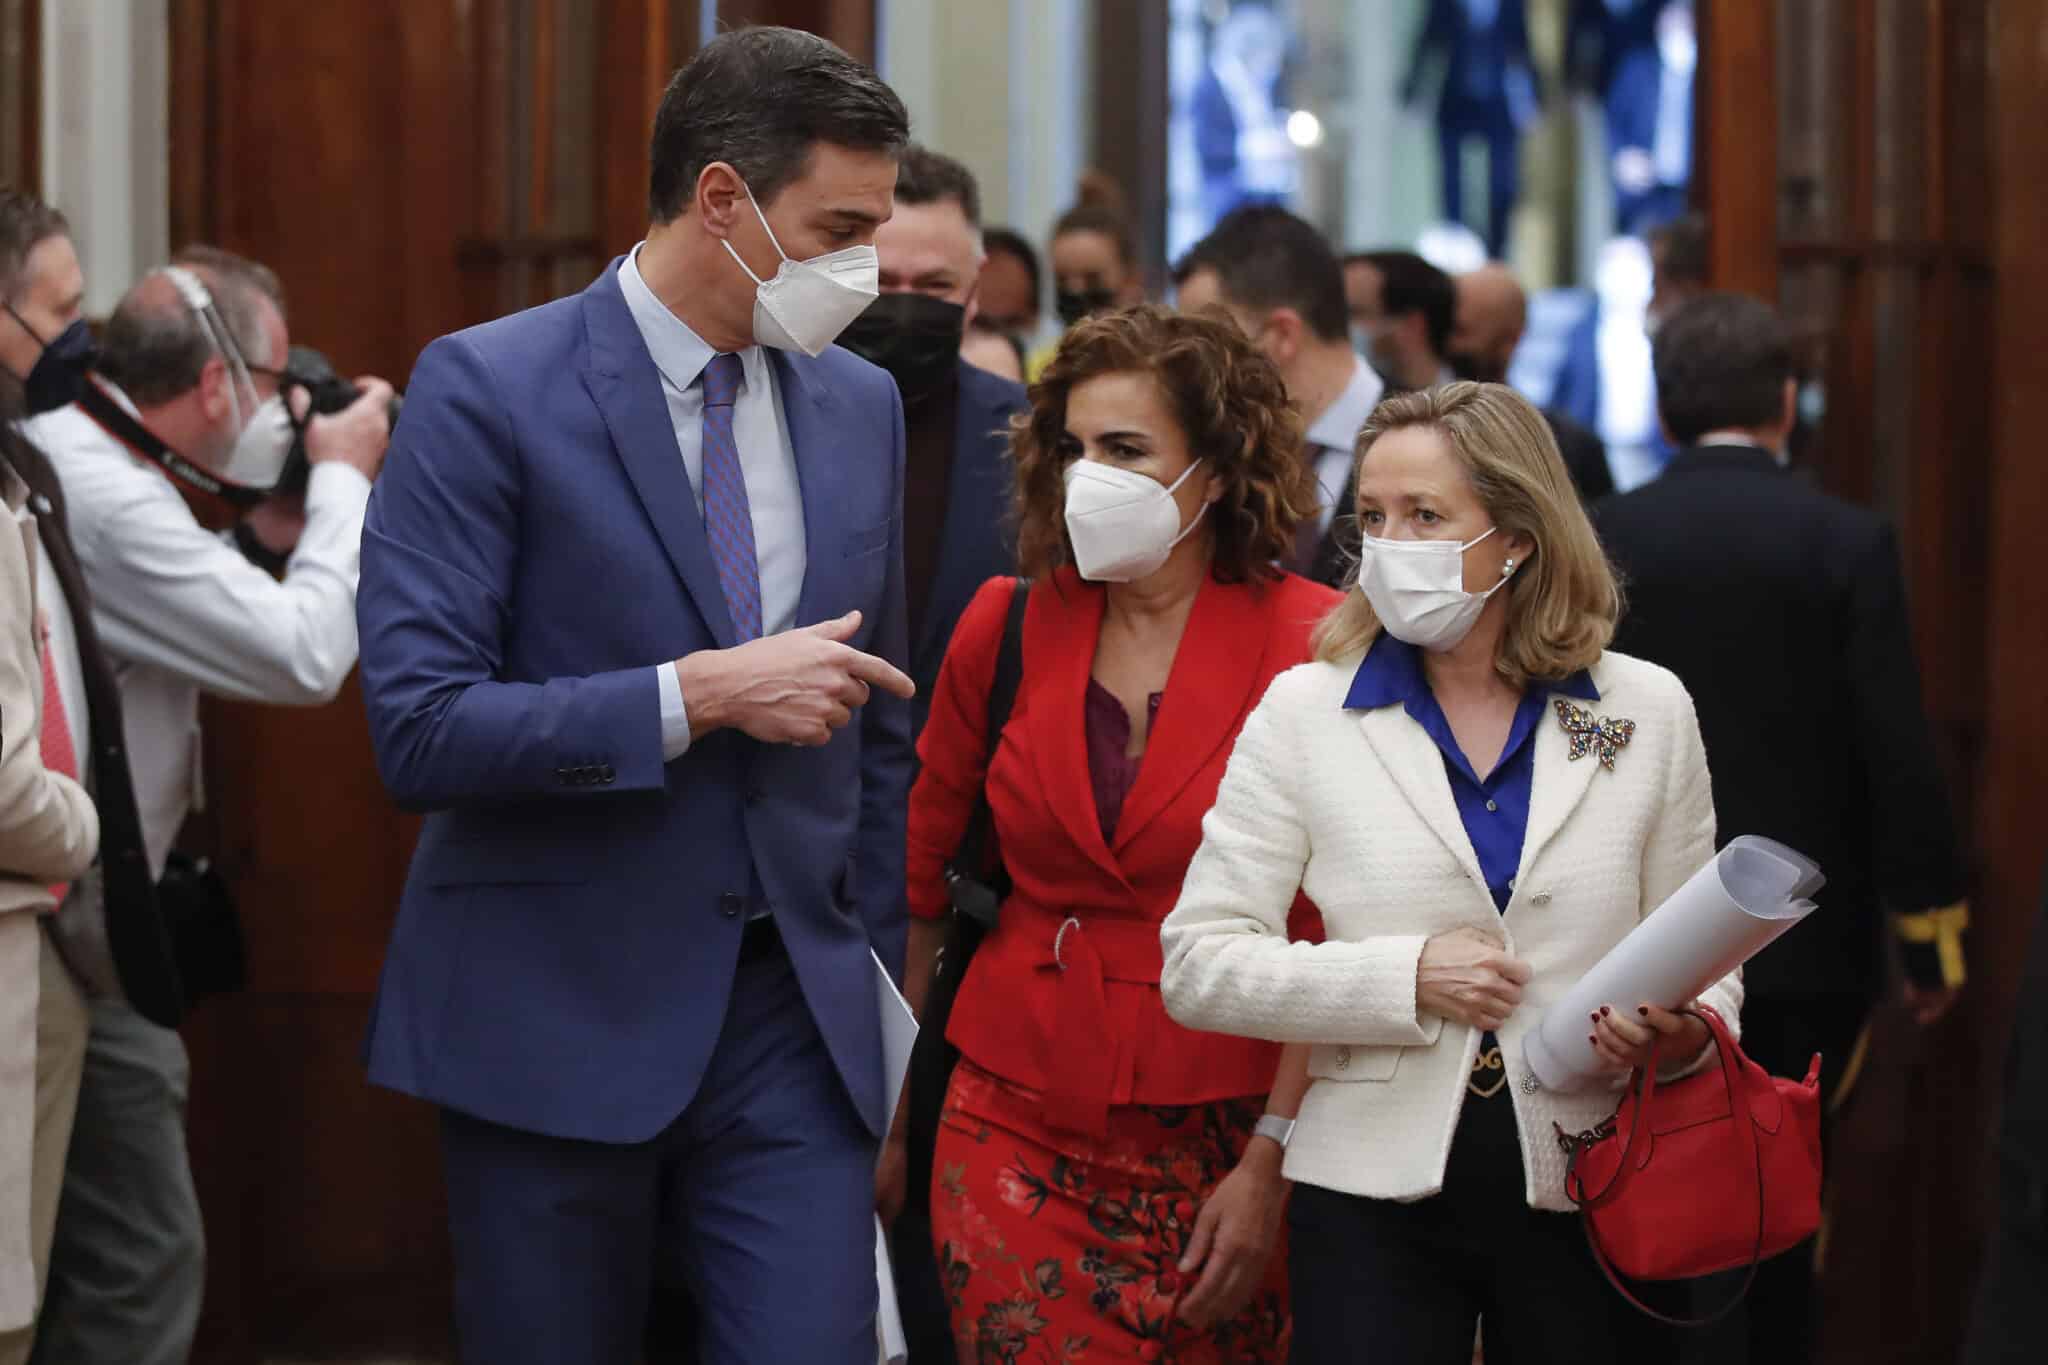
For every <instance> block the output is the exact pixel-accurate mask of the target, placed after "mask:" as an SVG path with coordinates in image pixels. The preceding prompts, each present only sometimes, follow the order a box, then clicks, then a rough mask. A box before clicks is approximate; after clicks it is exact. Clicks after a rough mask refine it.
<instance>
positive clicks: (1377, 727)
mask: <svg viewBox="0 0 2048 1365" xmlns="http://www.w3.org/2000/svg"><path fill="white" fill-rule="evenodd" d="M1358 724H1359V728H1360V729H1361V730H1363V731H1364V732H1365V739H1366V743H1368V744H1370V745H1371V746H1372V750H1373V753H1374V754H1376V755H1377V756H1378V757H1379V760H1380V766H1381V767H1382V768H1383V769H1385V771H1386V774H1387V776H1388V778H1389V779H1391V780H1392V782H1393V784H1394V785H1395V786H1396V787H1398V788H1399V789H1400V791H1401V795H1402V796H1404V797H1406V798H1407V800H1408V804H1409V805H1411V806H1413V807H1414V808H1415V813H1416V814H1418V815H1420V816H1421V817H1422V819H1423V823H1425V824H1427V825H1428V826H1429V828H1430V832H1431V833H1433V834H1435V835H1436V837H1437V839H1438V840H1439V841H1441V842H1442V844H1443V846H1444V847H1445V848H1446V849H1447V850H1449V851H1450V853H1451V856H1452V857H1454V858H1456V859H1457V860H1458V866H1460V867H1462V868H1463V869H1464V870H1465V872H1466V873H1467V875H1469V876H1470V877H1471V878H1472V880H1473V881H1474V883H1476V884H1477V885H1478V886H1480V887H1481V888H1484V887H1485V885H1486V876H1485V874H1484V873H1483V872H1481V871H1480V869H1479V855H1478V854H1476V853H1474V852H1473V851H1472V840H1471V837H1470V836H1469V835H1467V834H1466V833H1465V822H1464V820H1463V819H1462V818H1460V816H1459V815H1458V803H1457V802H1456V801H1455V800H1454V799H1452V796H1451V780H1450V778H1449V777H1448V776H1446V775H1445V773H1444V755H1443V751H1442V750H1441V749H1439V748H1437V747H1436V741H1435V740H1433V739H1431V738H1430V737H1429V732H1428V731H1426V730H1424V729H1423V728H1422V727H1421V726H1420V725H1418V724H1416V723H1415V719H1414V717H1412V716H1410V715H1409V714H1408V711H1407V708H1405V707H1402V706H1398V705H1394V706H1378V707H1374V708H1373V709H1372V710H1370V711H1363V712H1360V713H1359V714H1358Z"/></svg>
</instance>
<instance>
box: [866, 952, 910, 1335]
mask: <svg viewBox="0 0 2048 1365" xmlns="http://www.w3.org/2000/svg"><path fill="white" fill-rule="evenodd" d="M868 955H869V956H870V957H873V958H874V963H875V1004H876V1007H877V1008H878V1009H880V1011H881V1024H882V1098H883V1099H884V1100H885V1101H886V1102H887V1104H886V1107H885V1108H884V1109H883V1110H882V1112H883V1113H884V1114H886V1115H888V1116H889V1117H890V1119H891V1120H893V1119H894V1118H895V1115H896V1106H897V1102H898V1101H899V1100H901V1099H902V1097H903V1078H904V1076H905V1075H906V1074H907V1073H908V1072H909V1070H910V1049H911V1047H912V1046H913V1045H914V1044H915V1043H916V1042H917V1016H916V1015H914V1014H912V1013H911V1012H910V1002H909V1001H908V1000H905V999H904V998H903V993H902V992H901V991H899V990H897V989H896V982H895V980H894V979H893V978H892V977H890V975H889V969H888V968H887V967H884V966H883V965H882V959H881V958H879V957H875V956H874V950H873V949H869V950H868ZM875 1287H876V1289H877V1290H878V1291H879V1292H880V1295H881V1299H880V1303H879V1306H878V1308H877V1310H876V1313H875V1337H876V1346H877V1348H878V1351H879V1354H878V1357H877V1360H878V1365H905V1362H907V1361H908V1360H909V1359H910V1342H909V1340H908V1338H906V1337H905V1336H904V1334H903V1315H902V1314H901V1313H900V1312H899V1311H897V1307H896V1276H895V1273H894V1271H893V1269H892V1268H891V1266H890V1265H889V1235H888V1233H887V1231H886V1230H884V1228H883V1227H882V1219H881V1216H880V1215H879V1214H878V1215H876V1217H875Z"/></svg>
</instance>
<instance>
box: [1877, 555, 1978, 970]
mask: <svg viewBox="0 0 2048 1365" xmlns="http://www.w3.org/2000/svg"><path fill="white" fill-rule="evenodd" d="M1849 603H1850V605H1849V650H1848V655H1849V686H1850V689H1851V691H1852V694H1853V695H1852V698H1851V701H1852V704H1853V706H1854V707H1855V723H1856V732H1857V738H1858V743H1857V746H1856V749H1857V752H1858V753H1859V754H1860V755H1862V757H1863V760H1864V780H1865V784H1866V790H1867V791H1868V792H1869V794H1870V807H1869V808H1870V819H1871V829H1870V848H1871V851H1872V853H1873V855H1874V857H1875V860H1876V868H1875V871H1876V874H1877V875H1876V882H1877V889H1878V894H1879V895H1880V896H1881V897H1882V898H1883V901H1884V906H1885V908H1886V909H1887V910H1889V911H1891V912H1892V914H1893V915H1894V917H1895V927H1897V928H1898V929H1899V930H1900V931H1901V934H1902V937H1904V938H1905V943H1904V945H1903V954H1904V962H1905V967H1906V972H1907V975H1908V976H1909V977H1911V978H1912V979H1913V980H1914V981H1916V982H1917V983H1919V984H1921V985H1926V986H1935V985H1951V986H1955V985H1961V984H1962V975H1963V972H1962V950H1961V943H1960V931H1961V927H1962V924H1963V922H1964V921H1965V920H1966V919H1967V912H1966V911H1964V910H1963V908H1962V907H1961V905H1960V902H1961V900H1962V895H1963V872H1962V860H1961V857H1960V855H1959V853H1958V852H1957V847H1956V830H1955V820H1954V816H1953V814H1952V813H1951V811H1950V809H1949V803H1948V796H1947V790H1946V787H1945V784H1944V783H1943V780H1942V775H1941V766H1940V764H1939V762H1938V761H1937V760H1936V758H1935V753H1934V737H1933V735H1932V733H1931V732H1930V730H1929V727H1928V724H1927V713H1926V711H1925V709H1924V708H1923V706H1922V701H1921V695H1920V673H1919V668H1918V665H1917V664H1916V663H1915V661H1914V658H1913V640H1912V633H1911V627H1910V623H1909V621H1908V618H1907V615H1906V592H1905V584H1904V582H1903V580H1902V576H1901V572H1900V568H1899V552H1898V545H1897V541H1896V540H1895V538H1894V536H1893V534H1892V531H1891V528H1890V527H1888V526H1887V527H1880V528H1879V529H1878V531H1877V534H1876V536H1875V537H1874V538H1873V539H1872V540H1871V542H1870V544H1869V546H1868V548H1867V549H1866V550H1865V551H1864V553H1863V555H1862V557H1861V559H1860V562H1858V563H1857V564H1856V566H1855V568H1854V570H1853V571H1852V575H1851V578H1850V588H1849ZM1923 928H1924V929H1925V932H1920V930H1921V929H1923Z"/></svg>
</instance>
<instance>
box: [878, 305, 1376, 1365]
mask: <svg viewBox="0 0 2048 1365" xmlns="http://www.w3.org/2000/svg"><path fill="white" fill-rule="evenodd" d="M1013 448H1014V450H1015V453H1016V461H1017V485H1018V516H1019V532H1018V535H1019V550H1020V554H1021V561H1022V565H1023V569H1024V572H1025V573H1026V574H1027V575H1029V576H1030V578H1031V580H1032V581H1033V583H1034V584H1035V587H1033V588H1031V589H1025V588H1020V587H1018V586H1017V584H1016V582H1015V580H1013V579H1010V578H1002V579H997V580H994V581H991V582H990V583H989V584H987V585H986V586H985V587H984V588H983V589H982V591H981V592H980V594H978V595H977V596H976V598H975V600H974V602H973V604H972V605H970V606H969V608H968V610H967V614H966V615H965V616H964V617H962V618H961V622H960V627H959V629H958V630H957V631H956V632H955V634H954V640H953V647H952V649H951V650H950V651H949V652H948V654H947V658H946V664H945V668H944V670H943V671H942V672H941V674H940V677H939V686H938V694H937V696H936V697H935V698H934V700H933V704H932V716H931V721H930V723H929V724H928V725H927V726H926V727H925V731H924V737H923V740H922V741H921V744H920V757H921V758H922V760H923V770H922V772H921V774H920V775H919V778H918V781H917V786H916V787H915V788H914V789H913V791H912V793H911V800H910V862H909V894H910V905H911V912H912V915H913V919H912V928H911V952H910V969H909V972H908V976H907V979H908V980H909V981H910V982H911V983H913V987H914V989H915V990H916V991H918V992H919V993H920V994H921V992H922V990H923V988H924V983H925V982H927V981H928V980H929V977H930V971H931V964H932V961H933V958H934V957H935V955H936V952H937V949H938V946H939V943H940V939H941V935H942V932H943V928H944V925H943V920H942V916H943V915H944V913H945V909H946V905H947V893H946V882H945V866H946V863H947V860H948V859H949V858H950V857H951V856H952V855H953V852H954V849H955V847H956V846H957V844H958V842H959V839H960V836H961V833H962V831H963V829H964V828H965V826H966V824H967V820H968V814H969V811H970V809H971V808H972V806H973V805H974V801H975V796H976V794H977V793H978V792H981V791H983V790H986V792H987V795H988V800H989V805H990V809H991V811H992V814H993V817H994V830H995V835H996V838H997V840H998V842H999V843H1000V846H1001V848H1002V856H1003V863H1004V867H1005V869H1006V870H1007V872H1008V874H1009V877H1010V879H1011V881H1012V882H1013V884H1014V890H1013V892H1012V894H1011V895H1010V897H1009V899H1008V900H1007V901H1006V902H1005V903H1004V905H1003V907H1002V915H1001V920H1000V923H999V924H998V926H997V927H996V929H995V930H994V931H993V932H992V933H991V934H990V935H989V937H988V939H987V940H986V941H985V942H984V943H983V944H982V946H981V949H980V951H979V952H978V953H977V954H976V956H975V957H974V959H973V964H972V966H971V967H970V968H969V969H968V973H967V976H966V978H965V979H964V980H963V981H962V982H961V985H960V991H959V995H958V997H957V1000H956V1002H955V1004H954V1008H953V1014H952V1022H951V1026H950V1029H949V1031H948V1035H947V1036H948V1038H949V1040H950V1041H951V1042H953V1043H954V1044H955V1045H956V1046H958V1047H959V1049H960V1051H961V1060H960V1063H959V1065H958V1066H957V1067H956V1069H955V1070H954V1073H953V1080H952V1085H951V1089H950V1090H949V1092H948V1094H947V1100H946V1110H945V1114H944V1117H943V1119H942V1124H941V1128H940V1134H939V1143H938V1150H937V1152H936V1153H935V1156H934V1163H935V1169H936V1170H937V1172H938V1178H937V1180H936V1181H935V1183H934V1185H933V1188H932V1193H931V1202H932V1219H933V1224H934V1238H935V1241H936V1245H937V1253H938V1258H939V1264H940V1267H941V1269H942V1271H943V1272H944V1280H945V1283H946V1284H947V1285H948V1286H949V1289H950V1291H951V1295H952V1304H953V1331H954V1336H955V1339H956V1341H957V1344H958V1347H959V1357H960V1359H961V1360H963V1361H966V1360H1017V1359H1033V1360H1036V1359H1040V1358H1044V1359H1087V1360H1093V1359H1104V1360H1111V1359H1114V1360H1134V1359H1145V1360H1151V1359H1171V1360H1177V1361H1184V1362H1189V1363H1190V1365H1203V1363H1211V1365H1221V1362H1225V1361H1229V1362H1269V1363H1270V1365H1278V1362H1280V1361H1282V1360H1283V1359H1285V1356H1286V1350H1287V1340H1288V1327H1287V1314H1286V1310H1285V1307H1284V1302H1283V1300H1284V1298H1285V1292H1286V1291H1285V1283H1286V1281H1285V1265H1284V1258H1283V1257H1282V1255H1281V1254H1280V1253H1279V1224H1280V1220H1281V1216H1282V1209H1283V1207H1284V1204H1285V1201H1286V1188H1285V1185H1284V1184H1283V1183H1282V1182H1281V1180H1280V1179H1279V1175H1278V1170H1279V1163H1280V1159H1281V1156H1282V1153H1283V1152H1284V1150H1285V1148H1286V1145H1287V1139H1288V1135H1289V1133H1290V1132H1291V1131H1292V1127H1291V1123H1290V1120H1291V1119H1292V1117H1293V1114H1294V1104H1295V1099H1296V1098H1297V1096H1298V1094H1299V1091H1300V1089H1301V1086H1302V1084H1303V1080H1304V1076H1303V1073H1302V1071H1301V1060H1302V1059H1301V1056H1300V1054H1298V1053H1290V1054H1285V1055H1283V1053H1282V1050H1281V1049H1279V1048H1276V1047H1273V1046H1270V1045H1267V1044H1263V1043H1251V1042H1243V1041H1236V1040H1229V1039H1219V1038H1214V1037H1209V1036H1205V1035H1197V1034H1194V1033H1190V1032H1188V1031H1187V1030H1185V1029H1183V1028H1181V1027H1180V1026H1179V1025H1177V1024H1175V1023H1173V1022H1172V1021H1171V1020H1169V1019H1168V1018H1167V1017H1166V1015H1165V1012H1164V1010H1163V1007H1162V1006H1161V1003H1160V997H1159V987H1158V981H1159V968H1160V953H1159V921H1160V919H1161V918H1162V917H1163V916H1164V915H1165V913H1166V910H1167V908H1168V906H1169V905H1170V904H1171V903H1172V901H1173V898H1174V896H1175V895H1176V894H1177V893H1178V890H1179V887H1180V883H1181V878H1182V876H1183V874H1184V873H1185V872H1186V869H1187V862H1188V858H1189V857H1190V856H1191V855H1192V854H1193V852H1194V849H1195V846H1196V844H1197V843H1198V842H1199V840H1200V837H1201V822H1202V817H1203V814H1204V813H1205V812H1206V811H1207V810H1208V809H1209V807H1210V805H1211V803H1212V802H1213V800H1214V799H1215V794H1216V785H1217V783H1218V781H1220V780H1221V778H1222V776H1223V763H1224V760H1225V757H1226V756H1227V754H1228V753H1229V750H1230V746H1231V742H1232V740H1233V738H1234V737H1235V735H1236V732H1237V727H1238V724H1239V721H1240V720H1241V718H1242V717H1243V716H1244V715H1245V714H1246V712H1247V711H1248V710H1249V709H1250V708H1251V706H1252V705H1253V704H1254V703H1255V702H1256V701H1257V699H1258V697H1259V695H1260V694H1261V693H1262V692H1263V691H1264V690H1265V687H1266V684H1267V682H1268V681H1269V680H1270V679H1271V678H1272V677H1273V676H1274V675H1275V674H1276V673H1279V672H1280V671H1282V670H1284V669H1286V668H1288V667H1290V666H1292V665H1293V664H1295V663H1298V662H1300V660H1301V659H1302V658H1303V657H1304V654H1305V652H1306V649H1307V643H1308V632H1309V630H1310V628H1311V626H1312V625H1313V623H1314V622H1315V621H1316V620H1317V619H1319V618H1320V617H1321V616H1322V615H1323V614H1324V613H1325V612H1326V611H1328V610H1329V608H1330V606H1331V605H1332V604H1333V603H1334V602H1335V601H1336V600H1337V596H1336V594H1335V593H1333V592H1331V591H1330V590H1328V589H1326V588H1323V587H1321V586H1318V585H1316V584H1313V583H1309V582H1307V581H1305V580H1303V579H1300V578H1296V577H1294V576H1292V575H1290V574H1287V573H1285V572H1283V571H1282V570H1280V569H1279V568H1277V567H1276V565H1277V563H1278V562H1279V561H1282V560H1283V559H1284V558H1285V556H1286V554H1287V552H1288V549H1289V547H1290V546H1291V545H1292V544H1293V542H1294V535H1295V528H1296V526H1297V524H1298V523H1299V522H1300V521H1301V520H1302V519H1303V518H1305V517H1309V516H1312V515H1313V513H1314V507H1315V500H1314V491H1313V489H1312V487H1311V484H1310V477H1309V474H1308V470H1307V467H1306V465H1305V463H1304V462H1303V460H1302V457H1301V426H1300V417H1299V415H1298V414H1297V412H1296V410H1295V408H1294V406H1293V404H1292V403H1290V402H1289V400H1288V398H1287V395H1286V391H1285V388H1284V387H1283V385H1282V384H1281V382H1280V376H1279V372H1278V371H1277V370H1276V369H1275V368H1274V367H1273V365H1272V362H1270V361H1269V360H1267V359H1266V358H1265V356H1263V355H1262V354H1260V353H1259V352H1258V350H1256V349H1255V348H1254V347H1253V346H1252V344H1251V342H1250V341H1249V340H1248V339H1247V338H1246V337H1245V336H1244V334H1243V333H1242V332H1241V331H1240V330H1239V329H1238V328H1237V327H1236V326H1234V325H1233V324H1231V323H1230V322H1227V321H1225V320H1223V319H1220V318H1198V317H1189V316H1186V315H1182V314H1176V313H1171V312H1168V311H1166V310H1164V309H1161V308H1157V307H1139V308H1134V309H1127V310H1121V311H1117V312H1112V313H1107V314H1104V315H1102V316H1100V317H1096V318H1092V319H1089V320H1087V321H1085V322H1082V323H1080V324H1079V325H1077V326H1076V327H1075V328H1074V329H1073V330H1072V331H1071V332H1070V333H1069V334H1068V336H1067V339H1066V341H1065V342H1064V343H1063V344H1062V345H1061V347H1060V350H1059V353H1058V355H1057V356H1056V357H1055V358H1054V359H1053V361H1052V363H1051V365H1050V366H1049V367H1048V368H1047V370H1046V372H1045V375H1044V377H1043V378H1042V379H1041V380H1040V381H1039V384H1038V386H1037V387H1036V388H1035V389H1034V390H1033V394H1032V408H1031V411H1030V414H1029V416H1028V418H1026V419H1024V420H1022V421H1020V422H1019V423H1018V425H1017V426H1016V429H1015V436H1014V446H1013ZM1027 590H1028V591H1031V593H1032V596H1031V599H1030V602H1029V604H1028V606H1027V608H1026V614H1025V619H1024V636H1023V671H1022V679H1021V683H1020V686H1019V689H1018V692H1017V696H1016V701H1015V704H1014V707H1013V709H1012V711H1011V715H1010V719H1009V722H1008V724H1007V725H1006V726H1005V728H1004V730H1003V733H1002V737H1001V741H1000V744H999V746H997V747H996V750H995V759H994V762H993V763H992V764H985V758H984V756H985V755H986V753H987V752H988V749H989V745H988V736H987V735H986V734H985V733H984V731H985V728H986V723H987V722H986V703H987V695H988V690H989V687H990V682H991V678H992V676H993V673H994V669H995V659H996V654H997V651H998V648H999V644H1000V641H1001V639H1002V636H1003V631H1004V625H1005V621H1006V618H1007V616H1008V613H1009V609H1010V605H1011V601H1012V598H1013V594H1014V593H1015V592H1018V591H1027ZM1293 932H1295V933H1296V934H1298V935H1304V936H1308V935H1312V934H1313V911H1312V908H1311V907H1308V906H1307V905H1306V904H1301V905H1297V906H1296V907H1295V914H1294V918H1293ZM1020 1276H1021V1279H1020Z"/></svg>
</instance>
